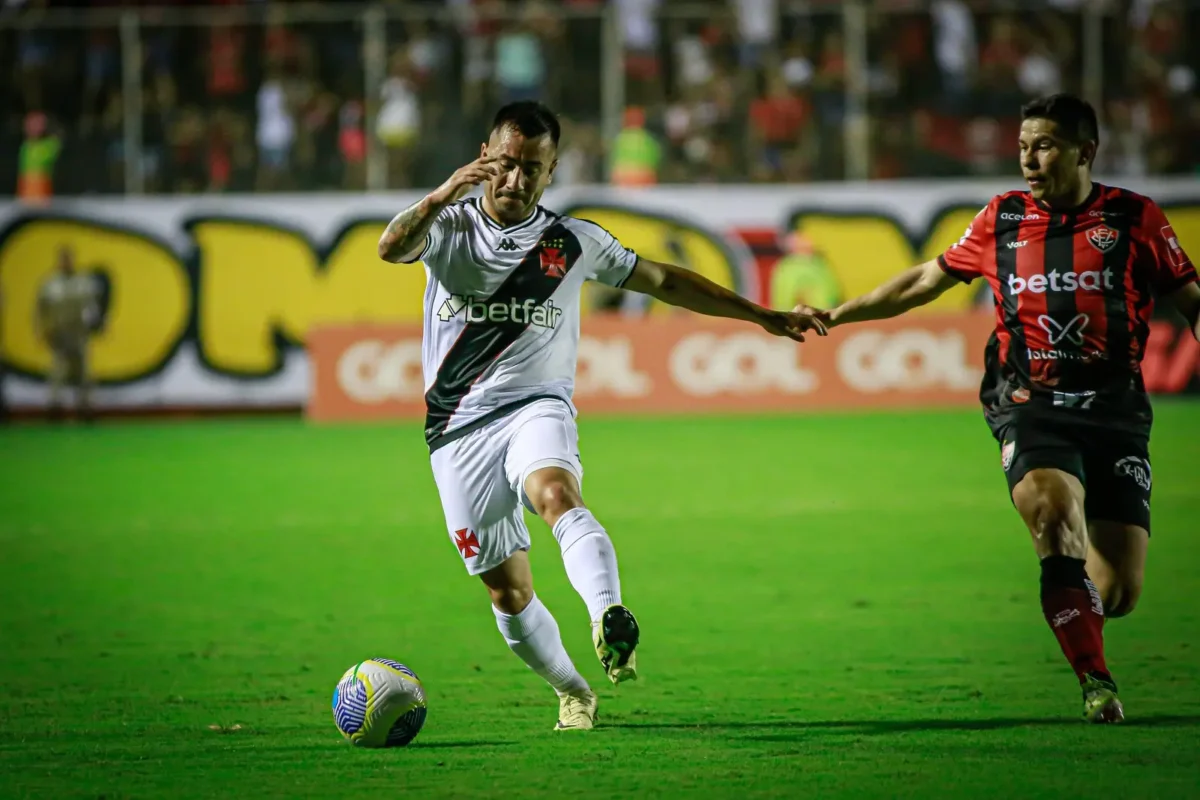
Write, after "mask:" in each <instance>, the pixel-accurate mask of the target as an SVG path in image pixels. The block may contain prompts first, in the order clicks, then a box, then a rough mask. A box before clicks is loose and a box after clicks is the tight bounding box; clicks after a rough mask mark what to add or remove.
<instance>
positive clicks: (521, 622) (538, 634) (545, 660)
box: [492, 594, 588, 694]
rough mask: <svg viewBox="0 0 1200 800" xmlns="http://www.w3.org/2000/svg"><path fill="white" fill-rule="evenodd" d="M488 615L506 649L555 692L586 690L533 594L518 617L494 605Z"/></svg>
mask: <svg viewBox="0 0 1200 800" xmlns="http://www.w3.org/2000/svg"><path fill="white" fill-rule="evenodd" d="M492 612H493V613H494V614H495V615H496V627H497V628H499V629H500V633H501V635H503V636H504V640H505V641H506V642H508V646H509V647H510V648H511V649H512V651H513V652H514V653H516V654H517V655H518V656H520V658H521V660H522V661H524V662H525V663H526V664H528V665H529V668H530V669H532V670H533V671H534V672H536V673H537V674H538V675H541V676H542V677H543V678H544V679H545V680H546V682H547V683H549V684H550V685H551V686H553V687H554V690H555V691H556V692H558V693H559V694H565V693H567V692H573V691H577V690H579V689H586V688H588V684H587V681H585V680H584V679H583V676H582V675H580V674H579V670H577V669H575V665H574V664H573V663H571V657H570V656H569V655H567V651H566V648H564V647H563V643H562V637H561V636H560V635H559V632H558V623H557V622H555V621H554V617H553V616H552V615H551V614H550V610H549V609H548V608H546V606H545V605H543V604H542V601H541V600H539V599H538V596H537V595H536V594H535V595H534V596H533V599H532V600H530V601H529V605H527V606H525V610H524V611H522V612H521V613H520V614H505V613H504V612H503V611H501V610H500V609H498V608H496V607H495V606H492Z"/></svg>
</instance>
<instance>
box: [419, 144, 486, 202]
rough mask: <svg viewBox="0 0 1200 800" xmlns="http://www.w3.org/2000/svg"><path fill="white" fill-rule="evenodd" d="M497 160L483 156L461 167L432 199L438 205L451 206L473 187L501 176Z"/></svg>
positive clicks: (437, 190)
mask: <svg viewBox="0 0 1200 800" xmlns="http://www.w3.org/2000/svg"><path fill="white" fill-rule="evenodd" d="M496 160H497V159H496V157H495V156H483V157H482V158H477V159H475V160H474V161H472V162H471V163H470V164H467V165H466V166H465V167H459V168H458V169H456V170H455V171H454V174H453V175H451V176H450V177H449V178H447V179H446V182H445V183H443V184H442V185H441V186H439V187H438V188H436V189H434V190H433V192H431V193H430V195H429V197H430V199H431V200H433V201H434V202H435V203H437V204H438V205H449V204H450V203H453V202H455V201H457V200H459V199H461V198H462V197H463V196H464V195H466V194H467V193H468V192H470V191H471V189H472V188H473V187H475V186H478V185H479V184H481V183H483V182H484V181H487V180H491V179H492V178H494V177H496V176H497V175H499V174H500V165H499V164H497V163H496Z"/></svg>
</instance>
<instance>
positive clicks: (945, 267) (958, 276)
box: [937, 255, 975, 283]
mask: <svg viewBox="0 0 1200 800" xmlns="http://www.w3.org/2000/svg"><path fill="white" fill-rule="evenodd" d="M937 263H938V266H939V267H941V268H942V272H944V273H946V274H947V275H949V276H950V277H951V278H954V279H955V280H957V281H962V282H963V283H970V282H971V281H973V280H975V276H974V275H971V274H969V273H966V272H963V271H962V270H960V269H955V268H954V267H952V266H950V262H949V261H947V260H946V257H945V256H944V255H941V256H938V257H937Z"/></svg>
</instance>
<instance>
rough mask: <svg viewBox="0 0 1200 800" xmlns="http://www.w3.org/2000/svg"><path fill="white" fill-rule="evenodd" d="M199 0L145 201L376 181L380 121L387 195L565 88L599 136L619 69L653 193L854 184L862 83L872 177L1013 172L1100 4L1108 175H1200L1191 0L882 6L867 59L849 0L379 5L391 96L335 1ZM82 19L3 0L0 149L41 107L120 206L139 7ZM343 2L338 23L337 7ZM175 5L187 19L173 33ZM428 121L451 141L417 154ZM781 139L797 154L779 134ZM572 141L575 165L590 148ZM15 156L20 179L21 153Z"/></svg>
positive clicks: (170, 11)
mask: <svg viewBox="0 0 1200 800" xmlns="http://www.w3.org/2000/svg"><path fill="white" fill-rule="evenodd" d="M205 2H208V3H209V5H215V6H218V8H217V9H216V10H213V11H205V12H202V14H203V16H200V14H201V12H197V11H196V8H197V7H198V5H197V4H192V3H187V2H183V0H158V2H155V3H154V4H153V6H154V7H155V8H154V9H149V8H143V9H141V10H139V11H138V13H139V14H141V30H140V36H141V42H142V56H143V70H142V79H143V80H142V95H141V98H140V99H141V110H142V114H141V127H142V130H141V137H140V139H141V154H140V158H141V160H140V163H139V164H138V165H136V167H137V169H135V170H134V173H135V174H138V173H140V177H141V179H142V184H143V186H144V188H145V190H146V191H150V192H190V191H208V190H211V191H239V190H242V189H243V188H254V187H255V186H257V187H258V188H259V189H260V190H264V191H265V190H272V189H291V190H301V191H312V190H320V189H324V188H328V187H330V186H339V187H343V188H347V189H362V188H365V186H366V182H367V181H366V179H367V174H366V173H367V163H368V148H367V147H366V139H365V136H366V128H367V126H366V125H365V123H364V117H363V115H364V114H367V113H370V114H372V115H374V116H375V123H376V128H377V133H378V136H379V139H380V141H381V142H382V145H383V146H382V148H381V149H380V150H379V152H384V153H386V155H387V163H388V172H389V175H388V176H386V177H387V181H386V184H387V185H388V186H389V187H392V188H405V187H413V186H417V185H424V184H425V183H427V182H428V181H429V180H434V179H435V178H436V176H437V175H440V174H442V173H443V172H444V170H445V169H447V168H451V166H452V164H451V163H450V162H448V161H447V159H449V158H450V156H449V154H450V153H453V152H461V151H462V148H464V147H469V146H471V143H470V141H467V139H469V138H470V137H466V138H463V137H464V136H465V134H463V133H459V132H465V131H472V130H477V129H478V128H479V127H480V126H481V125H483V124H484V122H485V120H483V119H481V118H480V115H481V114H483V112H484V110H485V109H487V108H490V107H492V106H493V105H494V104H495V103H498V102H503V101H505V100H508V99H513V98H518V97H527V96H539V97H542V98H544V99H546V100H547V101H549V102H550V103H551V104H552V105H555V106H557V107H560V108H561V109H562V110H563V112H564V116H565V117H566V120H565V121H566V122H568V123H577V124H578V126H579V127H578V128H577V130H579V131H581V132H583V139H585V140H586V139H587V134H586V131H588V130H604V131H606V132H607V131H610V130H611V128H610V127H609V125H610V124H613V123H616V122H619V121H615V120H607V121H606V120H604V119H602V113H603V112H604V111H606V109H607V108H608V107H609V106H606V104H605V98H606V97H615V95H614V94H613V93H612V92H610V91H609V90H610V89H611V88H612V87H611V85H610V84H608V83H606V81H609V80H612V79H614V77H615V76H619V78H617V79H619V80H622V81H623V86H622V87H621V88H622V89H623V95H624V97H623V99H624V102H625V104H626V105H627V106H633V107H638V108H641V109H642V110H643V112H644V119H645V123H644V127H645V132H646V134H647V135H648V136H651V137H654V138H656V139H658V140H659V141H660V142H661V143H662V153H661V157H660V159H659V162H658V164H657V167H656V173H657V180H658V181H659V182H680V181H682V182H689V181H690V182H696V181H748V180H754V181H808V180H840V179H843V178H844V177H845V176H846V169H847V165H848V164H850V163H851V162H850V161H849V160H848V158H847V156H848V155H849V154H848V153H847V151H846V147H847V143H848V142H851V143H852V142H853V141H855V139H854V137H847V135H846V134H847V126H848V125H850V124H852V123H853V122H854V118H853V117H851V116H850V115H849V113H848V112H849V111H851V110H852V109H851V108H849V107H847V104H846V103H847V97H846V88H847V86H848V85H850V86H855V85H862V86H865V89H866V95H865V97H864V98H863V99H864V100H865V101H866V111H867V113H868V115H869V123H868V140H869V153H868V159H867V160H868V164H869V175H870V176H871V177H874V178H893V177H895V178H904V177H942V176H967V175H979V176H991V175H1003V174H1008V173H1009V172H1011V164H1010V161H1011V159H1008V158H1006V157H1005V147H1006V144H1007V143H1008V142H1010V141H1011V140H1012V138H1013V136H1015V133H1014V130H1015V127H1014V124H1013V123H1014V121H1013V120H1011V119H1007V118H1006V114H1007V113H1008V112H1007V110H1008V109H1010V108H1012V107H1015V106H1016V105H1019V101H1020V100H1021V99H1023V98H1025V97H1027V96H1029V95H1035V94H1044V93H1048V92H1052V91H1055V90H1064V91H1082V90H1083V89H1085V88H1086V86H1085V77H1087V76H1085V75H1084V74H1083V73H1084V63H1085V61H1087V62H1088V63H1097V59H1095V58H1091V59H1085V58H1084V50H1085V46H1093V45H1092V44H1091V43H1089V42H1085V41H1084V39H1083V35H1084V32H1085V31H1086V30H1087V29H1088V26H1086V25H1084V24H1083V22H1084V20H1083V15H1084V14H1086V13H1100V14H1102V15H1103V38H1102V40H1101V45H1100V46H1101V47H1102V48H1103V51H1102V53H1100V54H1099V55H1100V58H1099V62H1100V63H1102V75H1100V76H1099V77H1101V78H1102V84H1101V85H1102V90H1103V96H1104V98H1105V104H1104V105H1103V107H1102V111H1103V113H1102V119H1103V123H1104V125H1105V126H1106V130H1110V131H1111V132H1112V134H1113V136H1114V137H1115V138H1114V143H1116V144H1117V145H1118V146H1116V147H1114V148H1112V149H1111V150H1109V149H1106V150H1104V151H1102V152H1103V153H1104V155H1103V156H1102V163H1101V165H1100V166H1101V167H1102V168H1104V169H1105V170H1106V173H1107V174H1115V175H1160V174H1195V173H1196V172H1197V171H1198V170H1200V148H1196V147H1195V141H1196V128H1197V125H1198V124H1200V122H1198V119H1200V101H1198V100H1197V98H1196V95H1197V92H1196V86H1197V83H1198V81H1197V71H1198V70H1200V50H1198V49H1197V48H1195V47H1189V43H1190V42H1194V41H1196V40H1197V38H1198V37H1200V2H1197V0H1186V1H1181V0H1111V2H1107V3H1105V4H1104V5H1103V6H1096V5H1095V4H1090V3H1087V2H1083V0H1048V2H1047V3H1046V4H1045V6H1044V7H1043V8H1040V9H1037V10H1036V11H1019V12H1018V11H1014V10H1013V9H1012V8H1011V4H1010V3H1008V2H1007V0H933V2H930V3H918V2H912V0H865V2H866V3H867V8H868V26H867V32H866V33H867V39H866V41H865V42H862V43H854V44H864V45H865V47H857V46H850V45H851V43H849V42H847V35H848V33H849V34H853V31H852V30H851V31H849V32H848V31H847V30H846V29H845V27H844V23H845V18H844V9H843V4H841V3H840V2H837V0H809V1H808V2H806V3H802V4H795V3H785V2H779V0H691V2H689V3H687V4H685V5H676V4H673V3H665V2H662V0H562V1H561V2H550V1H549V0H528V1H527V2H524V3H518V2H516V1H515V0H420V1H419V2H418V1H416V0H407V1H406V2H392V1H391V0H384V1H383V2H381V4H380V7H381V8H382V9H383V10H384V12H385V13H386V14H388V15H389V16H388V20H389V21H388V23H387V25H386V26H385V27H386V30H384V32H383V33H384V36H385V42H384V44H385V47H384V49H383V50H382V51H381V53H382V54H383V56H384V57H385V58H387V59H389V61H388V62H387V64H386V65H385V69H384V72H385V73H386V76H385V78H384V79H383V82H382V84H381V85H377V86H367V85H366V77H367V76H368V75H370V74H372V71H371V70H368V69H367V68H366V64H365V63H364V57H363V54H364V53H370V52H372V51H371V49H370V48H366V49H364V35H365V34H366V33H368V31H366V30H364V29H363V27H362V22H361V20H362V17H361V11H362V9H363V8H364V6H363V5H360V4H358V3H355V2H347V3H344V4H335V5H329V6H328V7H327V8H326V9H325V10H324V11H323V12H322V14H323V16H322V21H321V23H320V25H319V27H317V25H316V24H315V23H313V22H311V21H309V19H307V18H305V17H304V16H302V15H303V13H305V11H304V8H303V7H302V6H298V5H293V4H291V3H288V2H281V1H280V0H268V1H267V2H251V1H250V0H205ZM82 5H84V4H82V3H79V2H68V0H26V1H25V2H19V3H8V4H7V5H6V6H5V12H4V13H5V15H6V16H7V17H8V18H11V17H14V16H16V17H21V18H23V19H22V21H23V24H22V26H20V27H13V26H9V27H0V51H4V52H10V53H12V54H13V62H14V66H15V69H14V70H12V71H10V72H8V73H6V74H3V75H0V91H3V92H4V96H6V97H10V98H12V99H13V102H11V103H9V104H8V105H7V106H6V107H5V108H3V109H0V147H3V148H5V151H6V152H9V153H16V152H17V151H18V150H19V149H20V148H21V146H22V142H23V141H24V136H23V132H22V127H23V124H24V121H25V119H26V115H28V114H30V113H31V112H35V113H40V114H43V115H45V118H46V120H47V121H48V122H49V123H50V124H51V126H52V127H54V129H55V130H57V131H58V145H59V148H60V150H61V155H60V157H59V158H58V159H57V160H56V161H55V162H54V165H53V167H54V169H53V177H54V181H53V188H54V192H55V193H56V194H68V195H69V194H81V193H86V194H91V193H103V192H120V191H122V190H124V189H125V188H126V187H125V186H124V180H125V175H126V166H127V163H126V162H127V159H129V158H135V157H137V155H138V154H136V153H126V152H125V147H126V137H125V131H124V127H125V125H126V124H127V122H128V114H127V113H126V104H127V103H128V102H130V101H132V100H133V99H135V98H134V97H129V96H127V95H126V94H125V92H124V91H122V90H123V76H122V66H123V64H124V59H123V58H122V50H121V47H122V40H121V37H120V35H119V26H118V25H117V17H116V16H113V14H112V12H118V11H119V10H120V9H122V8H126V9H127V8H132V7H137V6H138V4H136V3H135V4H130V3H118V2H105V3H94V4H90V5H89V8H92V9H99V11H100V12H109V16H107V17H104V18H103V19H102V20H101V22H102V24H97V25H95V26H93V27H91V28H87V27H84V28H81V27H79V26H78V25H77V24H76V23H77V22H78V15H79V14H81V13H90V12H88V11H72V15H71V20H70V22H71V24H70V25H69V26H67V25H64V24H63V23H62V22H61V21H56V18H54V17H53V16H52V15H53V14H54V13H55V11H56V9H61V8H72V9H75V8H77V7H79V6H82ZM1097 8H1099V11H1098V12H1096V11H1095V9H1097ZM341 9H345V11H344V14H345V17H344V20H342V21H336V20H326V19H325V15H328V14H337V13H341ZM447 12H449V13H447ZM181 13H187V14H189V15H191V18H190V19H189V20H187V21H186V23H185V22H183V21H176V15H178V14H181ZM606 13H612V14H615V15H616V16H615V24H616V32H617V33H618V34H619V36H620V51H619V57H621V58H622V59H623V62H622V63H621V64H619V65H605V64H604V63H603V58H604V57H605V55H606V54H611V53H612V51H611V50H608V49H606V47H607V45H606V44H605V42H606V41H607V40H606V39H605V36H606V33H605V31H606V30H607V29H606V28H605V27H604V23H603V22H602V19H601V17H600V16H599V15H601V14H606ZM210 15H211V20H209V19H208V18H207V17H208V16H210ZM564 15H565V16H564ZM96 19H101V18H99V17H97V18H96ZM60 20H61V18H60ZM39 21H40V23H41V24H37V23H39ZM197 21H201V22H205V23H208V24H206V25H205V24H202V25H196V24H194V23H195V22H197ZM24 23H29V24H24ZM860 53H861V54H863V55H865V63H863V62H859V60H858V59H859V54H860ZM614 67H616V69H614ZM861 68H865V70H866V72H865V73H864V74H861V75H859V74H855V70H858V69H861ZM1092 77H1094V76H1092ZM851 78H855V79H858V80H853V81H852V80H850V79H851ZM1090 79H1091V78H1089V80H1090ZM781 84H782V85H784V86H786V87H787V91H786V92H785V91H784V90H783V89H782V87H781ZM801 108H803V114H802V115H801V114H798V113H797V112H798V110H799V109H801ZM333 109H336V112H334V111H333ZM335 116H336V121H335V119H334V117H335ZM800 116H802V117H803V121H802V123H800V124H799V125H798V126H797V124H796V120H797V118H798V117H800ZM606 123H607V124H606ZM617 127H619V125H618V126H617ZM432 130H437V131H439V132H441V133H439V139H438V141H439V143H440V145H441V146H439V147H437V148H432V147H424V146H418V145H417V144H415V143H416V142H420V141H423V137H422V136H421V134H423V133H425V132H427V131H432ZM787 132H793V133H794V135H795V136H796V138H797V139H798V142H797V143H796V144H797V145H798V146H791V147H789V146H786V145H785V143H784V142H783V141H782V139H783V136H784V134H785V133H787ZM460 139H462V140H461V141H460ZM564 141H565V144H564V155H566V154H567V153H569V152H570V149H571V148H572V147H573V146H574V145H573V144H571V143H570V142H569V140H564ZM597 144H598V146H601V147H607V148H611V146H612V145H613V144H614V142H613V141H607V142H606V141H604V140H603V139H599V140H598V143H597ZM591 149H592V145H591V144H585V145H584V146H583V149H582V150H581V152H580V153H579V156H578V158H579V159H580V163H581V164H587V163H588V162H589V160H590V159H593V158H595V157H596V156H599V157H601V158H602V159H604V160H608V159H609V158H611V156H612V153H611V150H609V152H605V153H599V154H597V153H593V152H591ZM247 152H249V153H250V155H249V158H250V160H251V161H253V162H254V163H255V164H256V166H254V167H250V169H251V172H253V171H255V170H257V172H258V174H257V175H255V176H254V177H253V178H252V179H251V180H250V185H249V187H246V186H245V183H244V182H243V181H242V180H241V178H240V177H239V176H240V175H241V171H242V170H243V169H244V167H242V166H238V165H239V164H240V163H241V162H243V161H244V160H245V159H246V158H247ZM454 163H456V162H454ZM3 167H4V170H6V171H5V172H4V173H3V179H4V180H7V181H9V183H10V185H15V184H16V183H17V181H18V174H17V172H18V161H17V159H16V158H13V157H11V156H10V159H8V160H6V161H5V162H4V163H3ZM590 171H591V170H588V169H584V170H583V172H584V173H587V172H590Z"/></svg>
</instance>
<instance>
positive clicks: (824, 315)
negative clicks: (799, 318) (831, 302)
mask: <svg viewBox="0 0 1200 800" xmlns="http://www.w3.org/2000/svg"><path fill="white" fill-rule="evenodd" d="M792 313H793V314H802V315H804V316H806V317H812V318H813V319H815V320H817V321H819V322H820V323H821V324H822V325H824V326H825V331H826V333H828V332H829V329H830V328H832V327H833V325H834V322H833V312H832V311H828V310H826V309H821V308H814V307H813V306H806V305H804V304H803V303H801V304H800V305H798V306H796V307H795V308H793V309H792Z"/></svg>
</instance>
